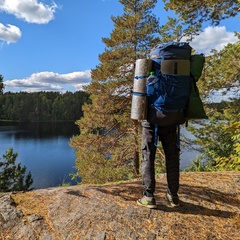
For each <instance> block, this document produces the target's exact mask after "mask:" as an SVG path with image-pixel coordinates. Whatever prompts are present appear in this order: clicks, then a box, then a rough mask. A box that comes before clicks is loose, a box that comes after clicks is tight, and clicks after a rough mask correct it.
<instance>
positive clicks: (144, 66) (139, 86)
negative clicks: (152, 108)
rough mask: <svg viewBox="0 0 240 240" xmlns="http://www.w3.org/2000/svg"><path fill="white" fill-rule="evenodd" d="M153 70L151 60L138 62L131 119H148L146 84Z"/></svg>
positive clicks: (139, 60)
mask: <svg viewBox="0 0 240 240" xmlns="http://www.w3.org/2000/svg"><path fill="white" fill-rule="evenodd" d="M151 69H152V60H151V59H138V60H137V61H136V66H135V75H134V83H133V94H132V108H131V119H135V120H144V119H146V118H147V95H146V82H147V78H148V76H149V73H150V71H151Z"/></svg>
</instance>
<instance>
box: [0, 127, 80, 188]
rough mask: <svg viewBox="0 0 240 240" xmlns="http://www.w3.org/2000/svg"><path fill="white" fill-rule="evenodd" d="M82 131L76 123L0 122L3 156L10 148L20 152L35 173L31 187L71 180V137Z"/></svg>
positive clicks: (55, 184) (56, 184)
mask: <svg viewBox="0 0 240 240" xmlns="http://www.w3.org/2000/svg"><path fill="white" fill-rule="evenodd" d="M77 134H79V130H78V128H77V127H76V126H75V125H74V123H19V124H11V123H8V125H6V123H4V124H3V123H2V124H1V125H0V158H2V156H3V154H5V153H6V151H7V150H8V148H9V147H11V148H13V151H14V152H17V153H18V157H17V162H21V166H26V167H27V172H28V171H30V172H31V173H32V176H33V180H34V182H33V185H32V186H31V187H33V188H35V189H38V188H48V187H53V186H60V185H62V184H63V183H64V182H70V183H71V184H72V185H73V184H75V182H73V181H71V178H70V177H69V174H70V173H74V172H75V168H74V166H75V159H76V157H75V154H74V149H73V148H71V147H70V146H69V141H70V138H71V137H72V136H73V135H77Z"/></svg>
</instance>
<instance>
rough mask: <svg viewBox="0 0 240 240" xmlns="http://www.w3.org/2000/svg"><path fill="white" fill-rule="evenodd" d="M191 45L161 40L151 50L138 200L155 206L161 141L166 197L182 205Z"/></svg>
mask: <svg viewBox="0 0 240 240" xmlns="http://www.w3.org/2000/svg"><path fill="white" fill-rule="evenodd" d="M191 49H192V48H191V46H189V44H188V43H184V42H169V43H160V44H158V45H157V46H155V48H153V49H152V51H151V52H150V58H151V60H152V66H151V71H150V73H149V77H148V78H147V82H146V96H147V101H146V102H147V116H146V119H144V120H143V121H142V158H143V160H142V180H143V186H144V193H143V197H142V198H141V199H138V200H137V203H138V204H139V205H141V206H144V207H148V208H156V207H157V205H156V200H155V197H154V192H155V184H156V180H155V169H154V162H155V155H156V149H157V144H158V141H160V142H161V144H162V147H163V150H164V154H165V161H166V173H167V186H168V189H167V192H166V199H167V201H168V202H169V204H170V206H171V207H179V206H180V204H179V197H178V190H179V175H180V174H179V172H180V169H179V165H180V154H179V153H180V148H179V145H180V144H179V132H178V130H179V124H183V123H184V122H185V113H184V110H185V107H186V105H187V102H188V99H189V94H190V92H191V86H192V75H191V74H190V59H191Z"/></svg>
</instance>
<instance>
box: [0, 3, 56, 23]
mask: <svg viewBox="0 0 240 240" xmlns="http://www.w3.org/2000/svg"><path fill="white" fill-rule="evenodd" d="M56 8H57V5H56V3H54V2H53V3H52V5H51V6H49V5H46V4H43V3H42V2H38V0H0V11H5V12H6V13H9V14H13V15H14V16H16V17H17V18H19V19H23V20H24V21H26V22H28V23H38V24H46V23H48V22H49V21H51V20H52V19H53V18H54V13H55V9H56Z"/></svg>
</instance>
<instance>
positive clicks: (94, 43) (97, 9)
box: [0, 0, 240, 92]
mask: <svg viewBox="0 0 240 240" xmlns="http://www.w3.org/2000/svg"><path fill="white" fill-rule="evenodd" d="M122 12H123V10H122V5H121V4H120V3H119V2H118V1H117V0H75V1H74V0H67V1H66V0H65V1H64V0H53V1H52V0H41V1H40V0H0V74H2V75H3V77H4V84H5V91H13V92H18V91H28V92H34V91H60V92H65V91H66V90H67V91H72V92H74V91H76V90H80V89H82V87H83V86H84V85H87V84H89V83H90V82H91V74H90V70H91V69H93V68H95V67H96V66H97V65H98V64H99V60H98V55H99V54H100V53H102V52H104V48H105V45H104V44H103V43H102V37H109V36H110V33H111V31H112V30H113V24H112V21H111V18H110V17H111V16H118V15H121V14H122ZM154 13H155V14H156V15H157V16H158V17H159V18H160V19H161V24H164V21H166V19H167V14H170V13H169V12H168V13H166V12H164V11H163V7H162V2H161V1H159V4H158V5H157V7H156V9H155V11H154ZM239 23H240V21H239V20H238V19H237V17H236V18H234V19H230V20H226V21H223V22H222V23H221V25H220V26H218V27H210V26H207V25H206V26H205V28H204V29H203V32H202V34H200V35H199V36H198V37H196V38H195V39H194V41H193V42H192V44H191V45H192V47H193V48H195V49H196V50H197V51H198V52H201V53H205V54H209V52H210V50H211V49H212V48H215V49H217V50H220V49H221V48H223V46H224V45H226V44H228V43H230V42H231V43H233V42H236V40H237V39H236V37H235V36H234V31H238V32H239V31H240V24H239Z"/></svg>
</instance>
